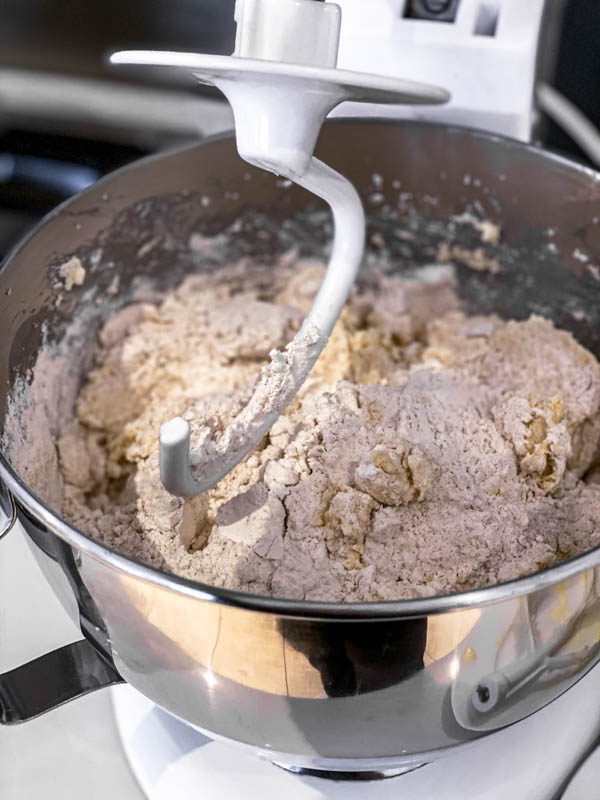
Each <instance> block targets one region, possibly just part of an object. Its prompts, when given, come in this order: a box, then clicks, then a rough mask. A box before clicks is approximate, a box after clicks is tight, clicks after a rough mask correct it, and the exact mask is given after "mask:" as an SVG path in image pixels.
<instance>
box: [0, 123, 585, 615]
mask: <svg viewBox="0 0 600 800" xmlns="http://www.w3.org/2000/svg"><path fill="white" fill-rule="evenodd" d="M348 123H350V124H352V125H371V124H373V123H376V124H385V125H389V126H397V127H412V128H415V129H416V130H417V131H418V130H419V129H423V128H427V129H430V128H436V129H438V130H443V131H444V132H445V133H447V134H449V135H461V136H465V137H467V138H473V139H485V140H486V141H488V142H494V143H498V144H500V145H502V146H504V147H507V148H508V149H515V150H519V151H521V152H522V151H526V152H529V153H532V154H535V155H537V156H538V157H541V158H544V159H545V160H547V161H549V162H550V163H553V164H555V165H556V166H561V167H563V168H566V169H567V170H571V171H573V172H577V173H580V174H583V175H585V176H586V177H587V178H588V179H591V180H592V181H594V182H600V172H598V171H596V170H594V169H592V168H591V167H589V166H587V165H585V164H580V163H578V162H577V161H574V160H571V159H569V158H566V157H565V156H563V155H561V154H558V153H554V152H552V151H551V150H547V149H545V148H542V147H538V146H536V145H532V144H528V143H525V142H521V141H518V140H516V139H511V138H510V137H507V136H501V135H498V134H494V133H489V132H486V131H483V130H478V129H475V128H470V127H467V126H458V125H448V124H446V123H442V122H428V121H423V120H399V119H391V118H385V117H383V118H380V117H369V118H355V117H348V118H344V117H336V118H334V119H331V120H327V123H326V124H327V125H328V126H330V125H342V126H343V125H347V124H348ZM234 138H235V133H234V132H233V131H225V132H221V133H218V134H215V135H213V136H210V137H206V139H203V140H202V141H201V142H198V143H194V144H192V145H186V146H183V147H179V148H176V149H173V150H170V151H168V152H166V153H165V152H161V153H157V154H152V155H150V156H146V157H144V158H141V159H137V160H136V161H134V162H132V163H130V164H127V165H125V166H124V167H121V168H120V169H117V170H114V171H112V172H110V173H108V174H107V175H105V176H103V177H102V178H101V179H100V180H98V181H96V182H95V183H94V184H92V185H91V186H89V187H88V188H86V189H84V190H83V191H82V192H79V193H78V194H76V195H74V196H73V197H70V198H69V199H68V200H66V201H65V202H63V203H61V204H60V205H58V206H57V207H56V208H54V209H53V210H52V211H50V212H49V213H48V214H46V215H45V216H44V217H43V218H42V219H41V220H40V221H39V222H38V223H37V225H35V226H34V228H32V230H30V231H29V232H28V233H27V234H26V235H25V236H24V237H23V238H22V239H21V240H20V241H19V242H18V243H17V244H16V245H15V246H14V247H13V248H12V249H11V250H10V251H9V253H8V254H7V256H6V257H5V258H4V260H3V261H2V263H0V279H1V278H2V274H3V273H4V271H5V270H6V269H7V268H8V266H9V265H10V263H11V262H12V260H13V259H14V258H16V256H17V255H18V254H20V253H21V251H23V250H24V249H25V248H26V247H27V245H28V243H29V242H30V241H31V240H32V239H34V238H35V237H36V236H37V235H38V233H39V232H40V230H41V229H42V228H43V227H45V226H46V225H47V224H48V222H50V221H51V220H53V219H54V218H55V217H57V216H59V215H60V214H61V213H62V212H63V211H64V210H66V209H67V208H68V207H69V206H70V205H71V204H72V203H74V202H76V201H78V200H79V199H80V198H81V197H83V196H85V195H86V194H87V193H88V192H92V191H97V190H98V188H101V187H103V186H104V185H109V184H110V183H111V181H112V180H113V179H114V178H115V177H117V176H122V175H124V174H127V173H128V172H130V171H132V170H134V169H137V168H138V167H143V166H145V165H146V164H147V163H150V162H154V161H158V160H160V159H168V158H169V157H171V156H178V155H181V154H183V153H185V152H187V151H192V150H197V149H201V148H203V147H205V146H206V145H210V144H212V143H214V142H221V141H223V140H233V139H234ZM0 481H3V482H4V484H5V485H6V488H7V489H8V491H9V492H10V493H11V494H12V495H13V497H14V498H15V500H16V504H17V510H18V513H22V512H23V511H26V512H27V514H28V515H29V516H33V517H34V518H35V520H36V521H37V523H38V524H39V525H41V526H42V527H43V528H44V529H46V530H49V531H50V532H51V533H53V534H55V535H56V536H58V537H59V538H60V539H62V540H64V541H65V542H67V543H68V544H70V545H72V546H73V547H75V548H77V549H78V550H80V551H81V552H83V553H85V554H86V555H87V556H89V557H91V558H92V559H94V560H95V561H99V562H101V563H103V564H105V565H108V566H109V567H111V568H113V569H116V570H117V571H119V572H121V573H125V574H127V575H129V576H132V577H135V578H137V579H139V580H142V581H145V582H148V583H152V584H155V585H157V586H159V587H161V588H163V589H167V590H169V591H172V592H176V593H178V594H181V595H185V596H188V597H190V598H194V599H196V600H202V601H205V602H206V601H208V602H214V603H218V604H221V605H226V606H230V607H234V608H239V609H243V610H247V611H255V612H261V613H266V614H272V615H277V616H280V617H288V618H296V619H298V618H301V619H307V620H325V621H331V622H334V621H338V622H343V621H356V622H358V621H365V622H367V621H375V620H390V619H410V618H415V617H423V616H429V615H438V614H443V613H451V612H456V611H461V610H464V609H469V608H474V607H481V606H485V605H490V604H493V603H497V602H501V601H504V600H507V599H513V598H517V597H522V596H524V595H527V594H531V593H532V592H536V591H538V590H541V589H545V588H547V587H549V586H552V585H554V584H556V583H559V582H561V581H564V580H567V579H568V578H571V577H573V576H574V575H577V574H579V573H581V572H583V571H585V570H588V569H593V568H594V567H596V566H598V565H599V564H600V545H598V546H597V547H595V548H593V549H591V550H587V551H586V552H584V553H581V554H580V555H578V556H575V557H573V558H570V559H568V560H567V561H564V562H562V563H561V564H558V565H555V566H552V567H547V568H545V569H543V570H539V571H537V572H534V573H531V574H530V575H525V576H523V577H520V578H516V579H513V580H510V581H504V582H502V583H496V584H492V585H490V586H484V587H482V588H479V589H471V590H468V591H464V592H456V593H453V594H445V595H435V596H432V597H425V598H413V599H407V600H389V601H368V602H350V603H345V602H325V601H314V600H293V599H286V598H277V597H270V596H267V595H257V594H250V593H248V592H243V591H241V590H238V589H226V588H222V587H218V586H212V585H209V584H205V583H202V582H200V581H194V580H191V579H189V578H183V577H181V576H178V575H174V574H171V573H168V572H165V571H163V570H161V569H159V568H157V567H153V566H151V565H149V564H144V563H142V562H140V561H137V560H136V559H134V558H132V557H130V556H127V555H124V554H122V553H119V552H118V551H116V550H115V549H113V548H112V547H109V546H108V545H105V544H103V543H102V542H100V541H98V540H96V539H93V538H92V537H91V536H89V535H88V534H86V533H85V532H84V531H82V530H80V529H79V528H77V527H75V526H74V525H71V524H70V523H69V522H67V521H66V520H65V519H63V518H62V517H61V516H60V515H59V514H58V513H56V512H55V511H53V510H52V508H50V506H48V505H47V504H46V503H45V502H44V501H43V500H41V499H40V498H39V497H38V496H37V495H36V494H35V493H34V492H33V491H32V490H31V489H30V488H29V487H28V486H27V485H26V484H25V482H24V481H23V480H22V479H21V478H20V477H19V475H18V474H17V473H16V471H15V470H13V468H12V467H11V466H10V464H9V463H8V460H7V459H6V458H5V456H4V455H3V454H2V453H0Z"/></svg>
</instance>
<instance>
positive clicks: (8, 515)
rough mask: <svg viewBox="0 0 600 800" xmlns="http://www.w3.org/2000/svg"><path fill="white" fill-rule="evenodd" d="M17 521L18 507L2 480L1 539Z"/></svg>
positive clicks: (0, 491) (0, 497)
mask: <svg viewBox="0 0 600 800" xmlns="http://www.w3.org/2000/svg"><path fill="white" fill-rule="evenodd" d="M16 521H17V508H16V506H15V501H14V500H13V498H12V495H11V494H10V492H9V491H8V489H7V488H6V486H5V485H4V484H3V483H2V481H0V539H2V537H3V536H5V535H6V534H7V533H8V532H9V530H10V529H11V528H12V527H13V525H14V524H15V522H16Z"/></svg>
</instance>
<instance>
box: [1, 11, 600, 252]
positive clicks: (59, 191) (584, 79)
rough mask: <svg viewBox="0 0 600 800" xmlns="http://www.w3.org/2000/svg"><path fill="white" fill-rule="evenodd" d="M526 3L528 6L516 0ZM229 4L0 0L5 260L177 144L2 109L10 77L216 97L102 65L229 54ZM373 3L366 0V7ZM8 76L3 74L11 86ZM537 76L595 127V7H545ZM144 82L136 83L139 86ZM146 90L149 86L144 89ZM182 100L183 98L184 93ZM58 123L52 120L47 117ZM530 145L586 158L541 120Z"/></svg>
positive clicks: (598, 79)
mask: <svg viewBox="0 0 600 800" xmlns="http://www.w3.org/2000/svg"><path fill="white" fill-rule="evenodd" d="M459 2H460V0H447V2H446V0H410V4H411V5H410V16H418V15H420V14H421V15H425V14H428V13H431V12H430V11H429V12H428V11H427V9H432V8H433V9H436V8H440V9H441V11H440V13H441V14H444V13H446V14H453V13H454V12H455V10H456V8H455V7H456V5H457V4H458V3H459ZM523 2H524V3H526V2H528V0H523ZM234 5H235V0H103V1H102V2H94V0H0V257H1V256H2V255H4V254H5V253H6V252H7V250H8V248H9V246H10V245H11V244H12V243H13V242H14V241H15V239H16V238H18V237H19V236H20V235H22V233H23V232H24V231H25V230H27V228H28V227H30V226H31V224H33V223H35V222H36V221H37V220H38V219H39V218H40V216H41V215H42V214H43V213H45V212H47V211H49V210H50V209H51V208H53V207H54V206H56V205H57V204H58V203H59V202H60V201H61V200H64V199H65V198H66V197H68V196H69V195H71V194H73V193H74V192H76V191H78V190H79V189H80V188H83V186H84V185H85V183H86V181H87V182H89V181H90V180H94V179H96V178H98V177H100V176H101V175H103V174H106V173H107V172H110V171H112V170H113V169H115V168H117V167H119V166H121V165H124V164H126V163H128V162H130V161H132V160H134V159H136V158H139V157H140V156H142V155H145V154H146V153H148V152H153V151H155V150H156V149H160V147H163V146H176V145H177V144H179V143H180V142H178V141H175V140H171V139H169V137H168V136H166V137H165V140H164V141H162V140H160V141H159V142H158V143H156V142H154V143H152V144H149V143H148V142H145V141H143V140H140V137H139V133H140V129H141V128H142V127H143V126H141V125H136V124H134V125H131V123H130V127H129V128H127V127H125V129H124V131H123V130H121V131H119V135H118V136H117V137H115V136H112V135H111V131H109V130H108V129H104V128H103V127H102V126H101V125H100V126H98V128H94V127H92V128H91V129H90V128H89V127H87V128H86V127H83V128H82V127H78V124H77V118H76V117H74V118H73V119H72V120H71V119H69V120H67V122H66V123H63V125H62V128H61V127H60V125H54V126H53V125H52V122H53V117H52V111H53V110H54V108H55V107H52V109H51V112H50V115H48V113H46V116H45V118H44V119H43V120H42V119H41V118H40V119H39V123H38V119H37V117H35V116H34V117H33V118H31V117H30V118H28V119H26V118H25V117H23V116H21V117H19V114H18V113H14V109H11V108H9V107H7V106H8V103H7V102H3V98H4V97H5V95H3V91H2V86H3V84H2V82H3V80H7V79H8V80H9V79H10V76H9V73H10V71H11V70H18V71H19V70H20V71H23V70H31V71H34V72H37V73H42V74H44V75H60V76H66V77H67V78H68V77H71V78H74V79H80V78H85V79H90V78H91V79H96V80H101V81H103V82H104V84H105V86H106V87H107V89H106V92H107V98H108V102H111V100H112V95H111V87H114V86H118V85H123V86H124V85H125V84H126V83H127V85H129V86H134V87H135V86H136V83H135V81H138V82H139V81H141V80H145V82H146V83H147V84H149V85H151V87H152V88H154V89H161V90H163V91H164V90H169V91H171V90H173V89H177V91H179V92H183V97H186V96H191V92H194V96H195V97H198V96H199V95H200V94H201V93H205V94H206V96H207V97H212V98H215V97H218V96H219V95H218V93H216V92H214V90H211V89H208V88H204V87H198V85H197V84H195V83H194V84H193V88H192V85H190V87H189V89H188V88H186V87H181V86H177V87H174V86H173V85H169V78H168V76H165V75H163V74H160V73H159V74H157V73H152V74H151V73H147V72H146V73H143V74H144V77H143V78H142V77H141V76H140V73H135V74H132V73H129V74H127V72H126V71H123V70H114V69H111V68H109V67H108V66H107V64H106V53H107V52H109V51H111V50H115V49H120V48H156V49H174V50H195V51H198V52H209V53H210V52H212V53H224V54H228V53H231V52H232V51H233V47H234V38H235V26H234V22H233V10H234ZM367 8H368V0H365V9H367ZM7 76H8V77H7ZM539 77H540V79H541V80H545V81H547V82H549V83H551V84H553V85H554V86H555V87H556V88H557V89H558V90H559V91H561V92H562V93H563V94H565V95H566V96H567V97H568V98H569V99H570V100H572V101H573V102H574V103H575V104H576V105H577V106H578V107H579V108H580V109H581V110H582V111H583V112H584V113H585V114H586V115H587V116H588V117H589V118H590V119H591V120H592V121H593V122H595V124H596V125H597V126H598V127H600V0H547V11H546V25H545V29H544V31H543V35H542V44H541V47H540V53H539ZM138 85H140V84H138ZM145 88H149V86H145ZM186 93H187V94H186ZM54 116H56V114H55V113H54ZM535 139H536V141H540V142H541V143H542V144H544V145H545V146H547V147H550V148H552V149H555V150H558V151H560V152H563V153H565V154H567V155H570V156H572V157H574V158H577V159H580V160H582V161H585V160H586V157H585V155H584V154H583V153H582V152H581V151H580V150H579V148H578V147H577V145H575V144H574V143H573V141H572V140H571V139H570V137H569V136H568V135H567V134H565V133H564V132H563V131H562V130H561V129H559V128H558V127H557V126H556V125H554V124H553V123H551V122H550V120H548V119H547V118H546V117H545V116H544V115H540V119H539V124H538V125H537V127H536V130H535Z"/></svg>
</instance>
